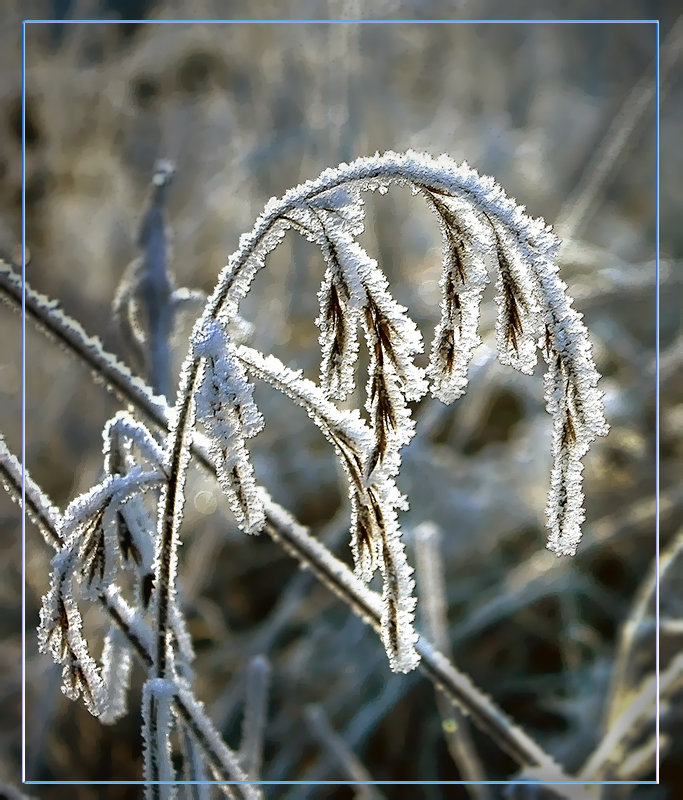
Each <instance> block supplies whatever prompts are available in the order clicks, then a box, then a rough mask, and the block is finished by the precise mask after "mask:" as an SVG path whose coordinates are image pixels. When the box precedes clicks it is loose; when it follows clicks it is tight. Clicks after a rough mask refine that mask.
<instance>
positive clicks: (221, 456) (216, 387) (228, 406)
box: [193, 321, 265, 533]
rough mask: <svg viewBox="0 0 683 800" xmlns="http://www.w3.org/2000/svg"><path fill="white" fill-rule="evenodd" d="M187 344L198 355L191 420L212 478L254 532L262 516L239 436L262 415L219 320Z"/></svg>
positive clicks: (252, 430) (252, 431) (249, 432)
mask: <svg viewBox="0 0 683 800" xmlns="http://www.w3.org/2000/svg"><path fill="white" fill-rule="evenodd" d="M193 344H194V350H195V353H196V355H197V356H198V357H200V358H202V359H203V360H204V365H203V373H202V375H201V378H200V380H199V382H198V390H197V393H196V403H197V421H198V422H199V423H201V424H202V425H203V426H204V428H205V429H206V432H207V434H208V436H209V438H210V440H211V452H212V454H213V456H214V461H215V464H216V468H217V472H218V480H219V481H220V484H221V487H222V489H223V491H224V492H225V493H226V495H227V496H228V498H229V500H230V505H231V507H232V510H233V512H234V513H235V516H236V517H237V520H238V522H239V524H240V527H242V528H243V529H244V530H245V531H246V532H247V533H258V532H259V531H260V530H261V528H262V527H263V524H264V522H265V517H264V514H263V507H262V505H261V504H260V502H259V499H258V494H257V492H256V481H255V478H254V468H253V466H252V464H251V460H250V459H249V453H248V451H247V448H246V445H245V441H244V440H245V439H247V438H251V437H252V436H255V435H256V434H257V433H258V432H259V431H260V430H261V428H262V427H263V417H262V416H261V414H260V412H259V411H258V409H257V408H256V404H255V403H254V400H253V397H252V394H253V386H251V385H250V384H249V383H248V382H247V379H246V375H245V373H244V369H243V367H242V366H241V365H240V363H239V362H238V361H237V360H236V358H235V356H234V353H233V347H232V345H231V344H230V343H229V342H228V339H227V337H226V335H225V332H224V330H223V327H222V325H221V324H220V323H219V322H216V321H214V322H212V323H209V324H207V325H206V326H205V327H204V329H202V330H201V331H200V332H197V334H196V335H195V337H194V340H193Z"/></svg>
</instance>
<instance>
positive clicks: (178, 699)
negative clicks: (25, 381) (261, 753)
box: [0, 437, 261, 800]
mask: <svg viewBox="0 0 683 800" xmlns="http://www.w3.org/2000/svg"><path fill="white" fill-rule="evenodd" d="M24 477H25V490H26V494H25V496H26V512H27V514H28V515H29V517H30V518H31V519H32V520H33V521H34V523H35V524H36V526H37V527H38V529H39V530H40V532H41V534H42V536H43V538H44V539H45V541H46V542H47V543H48V544H50V545H51V546H52V547H53V549H54V550H56V551H58V550H59V549H60V548H61V547H62V545H63V541H62V538H61V535H60V527H61V521H60V516H61V515H60V512H59V510H58V509H57V508H56V507H55V506H54V505H53V504H52V503H51V501H50V499H49V498H48V497H47V495H46V494H45V493H44V492H43V490H42V489H41V488H40V486H38V484H36V483H35V481H33V480H32V478H31V477H30V475H28V474H27V473H25V476H24ZM21 478H22V470H21V464H20V463H19V461H18V460H17V459H16V457H15V456H14V455H13V454H12V453H11V452H10V451H9V449H8V448H7V446H6V444H5V442H4V439H2V438H1V437H0V481H1V482H2V483H3V484H4V485H5V488H6V489H7V491H8V492H9V493H10V495H11V496H12V497H13V499H15V500H16V501H17V502H21ZM98 599H99V602H100V603H101V605H102V607H103V608H104V610H105V611H106V612H107V613H108V614H109V616H110V617H111V619H112V621H113V622H114V623H115V624H116V625H117V626H118V627H119V628H120V629H121V631H122V632H123V634H124V635H125V637H126V638H127V640H128V642H129V643H130V645H131V647H132V648H133V650H134V651H135V652H136V653H137V655H138V657H139V658H140V661H141V662H142V664H143V665H144V666H145V668H146V669H147V670H148V671H151V670H152V668H153V666H154V659H153V656H152V651H151V648H150V643H151V641H152V636H151V631H150V630H149V629H148V628H146V626H145V627H144V628H142V627H141V626H140V624H139V622H138V624H137V625H136V626H132V625H131V624H130V622H129V620H131V619H132V618H133V616H134V612H133V610H132V609H131V608H130V606H128V604H127V603H126V602H125V600H124V599H123V598H122V597H121V595H120V593H119V592H118V590H117V589H116V587H114V586H113V585H112V586H110V587H108V589H107V590H106V591H105V593H104V594H101V595H100V596H99V598H98ZM141 630H142V631H143V632H144V633H145V634H146V635H144V636H141V635H140V633H141ZM145 640H147V641H145ZM173 707H174V711H175V713H176V716H178V717H179V718H181V719H182V720H183V722H184V724H185V725H186V726H187V728H188V729H189V730H190V732H191V733H192V735H193V736H194V737H195V739H196V741H197V742H198V743H199V745H200V746H201V748H202V750H203V751H204V754H205V755H206V758H207V759H208V762H209V764H210V765H211V769H212V770H213V772H214V774H215V775H216V778H217V779H218V780H221V781H225V782H226V783H228V782H234V781H246V780H248V778H247V776H246V775H245V773H244V771H243V770H242V768H241V767H240V765H239V761H238V757H237V755H236V754H235V753H233V752H232V751H231V750H230V749H229V748H228V747H227V746H226V745H225V744H224V743H223V742H222V740H221V738H220V734H219V733H218V732H217V731H216V730H215V728H214V727H213V725H212V723H211V721H210V720H209V718H208V717H207V716H206V714H205V713H204V711H203V708H202V706H201V705H200V704H199V703H198V702H197V700H195V699H194V697H193V695H192V692H191V691H190V690H189V689H188V688H186V687H177V691H176V694H175V696H174V699H173ZM236 788H237V789H238V791H239V792H240V793H241V794H242V796H243V797H244V798H245V800H257V798H260V797H261V793H260V791H259V790H258V789H257V788H256V787H254V786H250V785H249V784H242V785H240V786H238V787H236Z"/></svg>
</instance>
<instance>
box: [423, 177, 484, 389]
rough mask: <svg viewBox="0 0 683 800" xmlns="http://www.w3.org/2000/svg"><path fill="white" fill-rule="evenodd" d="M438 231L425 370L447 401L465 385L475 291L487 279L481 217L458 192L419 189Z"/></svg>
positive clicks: (475, 317)
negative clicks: (437, 315) (436, 311)
mask: <svg viewBox="0 0 683 800" xmlns="http://www.w3.org/2000/svg"><path fill="white" fill-rule="evenodd" d="M425 195H426V197H427V199H428V201H429V203H430V205H431V207H432V208H433V209H434V211H435V212H436V213H437V215H438V217H439V224H440V226H441V233H442V237H443V270H442V273H441V279H440V281H439V286H440V288H441V319H440V320H439V324H438V325H437V327H436V330H435V331H434V339H433V341H432V350H431V355H430V360H429V368H428V370H427V375H428V377H429V379H430V382H431V387H432V392H433V393H434V396H435V397H437V398H438V399H439V400H441V401H442V402H444V403H452V402H453V401H454V400H456V399H457V398H458V397H460V396H461V395H462V394H464V392H465V390H466V389H467V383H468V381H467V368H468V366H469V363H470V360H471V358H472V352H473V350H474V348H475V347H476V346H477V345H478V344H479V343H480V341H481V339H480V337H479V334H478V331H477V328H478V324H479V307H480V304H481V296H482V293H483V291H484V289H485V287H486V284H487V283H488V281H489V276H488V272H487V268H486V263H485V260H484V257H483V255H484V253H485V245H484V242H483V241H482V234H481V228H482V226H481V223H480V222H479V220H478V219H477V217H476V215H475V214H474V213H473V212H472V210H471V208H468V206H467V205H466V204H465V203H463V202H462V200H459V199H458V198H454V197H449V196H447V195H443V194H437V193H435V192H432V191H428V190H425Z"/></svg>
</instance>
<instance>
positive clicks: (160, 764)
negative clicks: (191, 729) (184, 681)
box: [142, 678, 176, 800]
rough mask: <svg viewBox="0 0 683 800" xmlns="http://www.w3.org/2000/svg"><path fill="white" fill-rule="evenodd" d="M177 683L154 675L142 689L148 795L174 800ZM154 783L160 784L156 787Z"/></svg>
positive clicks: (144, 773)
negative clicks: (173, 729) (173, 708)
mask: <svg viewBox="0 0 683 800" xmlns="http://www.w3.org/2000/svg"><path fill="white" fill-rule="evenodd" d="M175 691H176V689H175V686H174V684H173V683H172V682H171V681H168V680H163V679H162V678H150V679H149V680H148V681H147V682H146V683H145V685H144V687H143V690H142V736H143V745H144V747H143V755H144V772H143V775H144V780H145V781H146V782H147V783H146V785H145V796H146V797H147V798H149V800H152V798H155V797H159V798H162V799H163V800H171V798H174V797H175V796H176V787H175V786H173V781H175V780H176V775H175V770H174V769H173V763H172V761H171V726H172V723H173V716H172V714H171V703H172V702H173V698H174V696H175ZM153 783H156V784H158V785H157V786H152V784H153Z"/></svg>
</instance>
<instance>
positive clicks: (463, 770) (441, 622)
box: [415, 522, 491, 800]
mask: <svg viewBox="0 0 683 800" xmlns="http://www.w3.org/2000/svg"><path fill="white" fill-rule="evenodd" d="M440 540H441V532H440V530H439V528H438V527H437V526H436V525H435V524H434V523H431V522H425V523H423V524H422V525H418V527H417V528H416V529H415V554H416V557H417V577H418V586H419V587H420V599H421V600H422V602H423V604H424V606H423V607H424V609H425V610H424V618H425V620H426V627H427V633H428V634H429V636H430V637H431V639H432V641H433V642H434V644H435V645H436V646H437V647H438V648H439V649H440V650H441V652H442V653H444V654H445V655H447V656H449V657H450V656H451V653H450V646H449V642H448V623H447V618H446V613H447V597H446V586H445V581H444V575H443V569H442V566H441V565H442V564H443V560H442V558H441V554H440V552H439V546H440ZM435 694H436V704H437V707H438V709H439V716H440V717H441V727H442V731H443V734H444V738H445V739H446V744H447V746H448V750H449V752H450V754H451V757H452V758H453V761H454V762H455V764H456V766H457V767H458V771H459V772H460V774H461V776H462V778H463V780H467V781H486V773H485V772H484V769H483V767H482V764H481V761H480V759H479V755H478V754H477V751H476V749H475V747H474V743H473V742H472V737H471V736H470V731H469V722H468V721H467V719H466V718H465V716H464V715H463V714H462V712H461V711H460V709H459V708H457V707H456V706H454V705H453V704H452V703H451V702H450V701H449V699H448V697H447V696H446V694H445V693H444V692H443V691H442V690H441V689H436V690H435ZM467 791H468V792H469V794H470V795H471V796H472V797H473V798H475V800H476V798H479V800H491V792H490V791H489V789H488V788H487V787H486V786H485V785H483V783H482V785H480V786H477V785H474V784H472V785H469V786H467Z"/></svg>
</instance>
